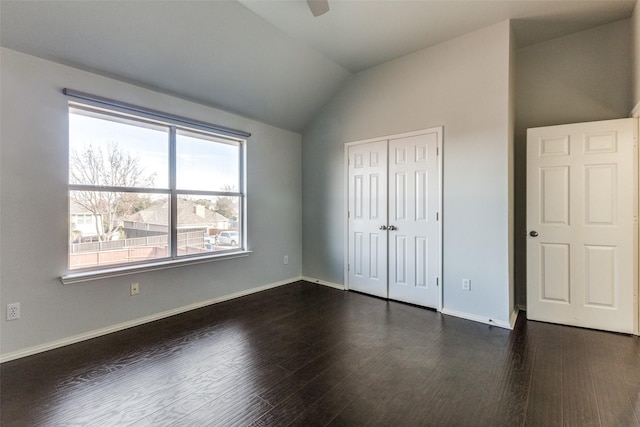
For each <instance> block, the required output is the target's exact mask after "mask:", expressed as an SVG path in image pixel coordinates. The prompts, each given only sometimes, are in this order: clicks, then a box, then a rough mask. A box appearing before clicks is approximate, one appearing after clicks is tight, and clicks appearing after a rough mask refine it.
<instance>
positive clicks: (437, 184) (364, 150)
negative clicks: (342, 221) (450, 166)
mask: <svg viewBox="0 0 640 427" xmlns="http://www.w3.org/2000/svg"><path fill="white" fill-rule="evenodd" d="M442 131H443V129H442V127H437V128H432V129H427V130H422V131H417V132H411V133H405V134H401V135H394V136H389V137H384V138H376V139H370V140H365V141H356V142H351V143H348V144H346V147H345V150H346V159H347V161H346V169H347V173H346V176H347V184H346V199H347V200H348V207H347V224H346V229H347V238H346V262H345V264H346V265H345V269H346V272H345V277H346V278H347V280H346V285H347V288H348V289H350V290H355V291H358V292H363V293H367V294H370V295H375V296H378V297H382V298H389V299H393V300H398V301H403V302H408V303H411V304H416V305H420V306H425V307H432V308H436V309H440V308H441V290H440V289H441V286H440V276H441V274H440V271H441V252H442V251H441V235H442V232H441V222H442V221H441V220H442V218H441V212H442V209H441V193H442V191H441V182H442V177H441V171H442V167H441V157H442V155H441V154H442V153H441V151H442Z"/></svg>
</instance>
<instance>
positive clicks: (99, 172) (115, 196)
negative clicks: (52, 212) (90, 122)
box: [69, 143, 155, 241]
mask: <svg viewBox="0 0 640 427" xmlns="http://www.w3.org/2000/svg"><path fill="white" fill-rule="evenodd" d="M69 161H70V165H69V166H70V167H69V169H70V173H69V174H70V176H69V179H70V182H71V184H80V185H90V186H104V187H111V188H113V187H147V186H150V185H153V182H154V179H155V174H151V175H146V174H145V171H144V168H142V167H141V166H140V159H139V157H134V156H132V155H131V154H130V153H128V152H126V151H124V150H122V149H121V148H120V147H119V146H118V144H117V143H110V144H108V146H107V150H106V153H105V152H103V150H102V148H95V147H93V145H89V146H88V147H86V148H85V149H84V151H81V152H78V151H77V150H72V151H71V156H70V159H69ZM72 198H73V201H74V202H75V203H77V204H78V205H80V206H82V207H83V208H85V209H86V210H87V211H89V212H91V213H92V214H93V216H94V217H95V218H96V221H95V223H96V234H97V235H98V238H99V240H100V241H105V240H111V238H112V236H113V235H115V234H117V233H118V228H119V219H120V218H122V216H123V215H126V214H128V213H134V212H137V211H138V210H140V209H144V207H146V206H148V205H149V204H150V200H149V198H148V197H140V196H138V195H137V194H134V193H122V192H116V191H109V190H106V191H94V190H79V191H73V193H72ZM100 219H102V225H103V227H102V229H100V226H99V223H100Z"/></svg>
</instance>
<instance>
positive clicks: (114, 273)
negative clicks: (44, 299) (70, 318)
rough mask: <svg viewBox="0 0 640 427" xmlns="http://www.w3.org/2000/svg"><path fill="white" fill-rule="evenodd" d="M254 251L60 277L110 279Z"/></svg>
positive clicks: (68, 280)
mask: <svg viewBox="0 0 640 427" xmlns="http://www.w3.org/2000/svg"><path fill="white" fill-rule="evenodd" d="M251 252H252V251H241V252H234V253H232V254H224V255H214V256H207V257H197V258H184V259H174V260H167V261H159V262H153V263H149V264H137V265H128V266H120V267H114V268H105V269H102V270H91V271H79V272H71V273H68V274H65V275H64V276H62V277H60V282H62V284H63V285H71V284H74V283H82V282H89V281H91V280H100V279H108V278H110V277H119V276H126V275H129V274H136V273H143V272H147V271H156V270H165V269H167V268H176V267H184V266H187V265H193V264H203V263H207V262H214V261H223V260H227V259H234V258H245V257H247V256H249V254H250V253H251Z"/></svg>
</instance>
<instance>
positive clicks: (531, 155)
mask: <svg viewBox="0 0 640 427" xmlns="http://www.w3.org/2000/svg"><path fill="white" fill-rule="evenodd" d="M636 136H637V120H635V119H622V120H610V121H602V122H593V123H580V124H572V125H563V126H552V127H545V128H536V129H529V131H528V134H527V233H528V234H529V235H528V237H527V239H528V241H527V317H528V318H529V319H533V320H541V321H547V322H553V323H561V324H568V325H574V326H582V327H588V328H594V329H604V330H611V331H619V332H626V333H632V332H634V325H635V324H637V322H634V317H635V316H636V314H635V311H636V309H635V307H636V303H635V298H634V292H635V289H636V277H635V276H636V273H635V270H634V268H635V260H636V242H637V225H636V215H637V185H636V182H637V179H636V168H637V167H636V160H635V159H636V158H637V152H636V149H635V148H634V145H635V144H636V142H635V141H636Z"/></svg>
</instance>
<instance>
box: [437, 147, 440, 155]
mask: <svg viewBox="0 0 640 427" xmlns="http://www.w3.org/2000/svg"><path fill="white" fill-rule="evenodd" d="M439 155H440V147H436V156H439Z"/></svg>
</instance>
